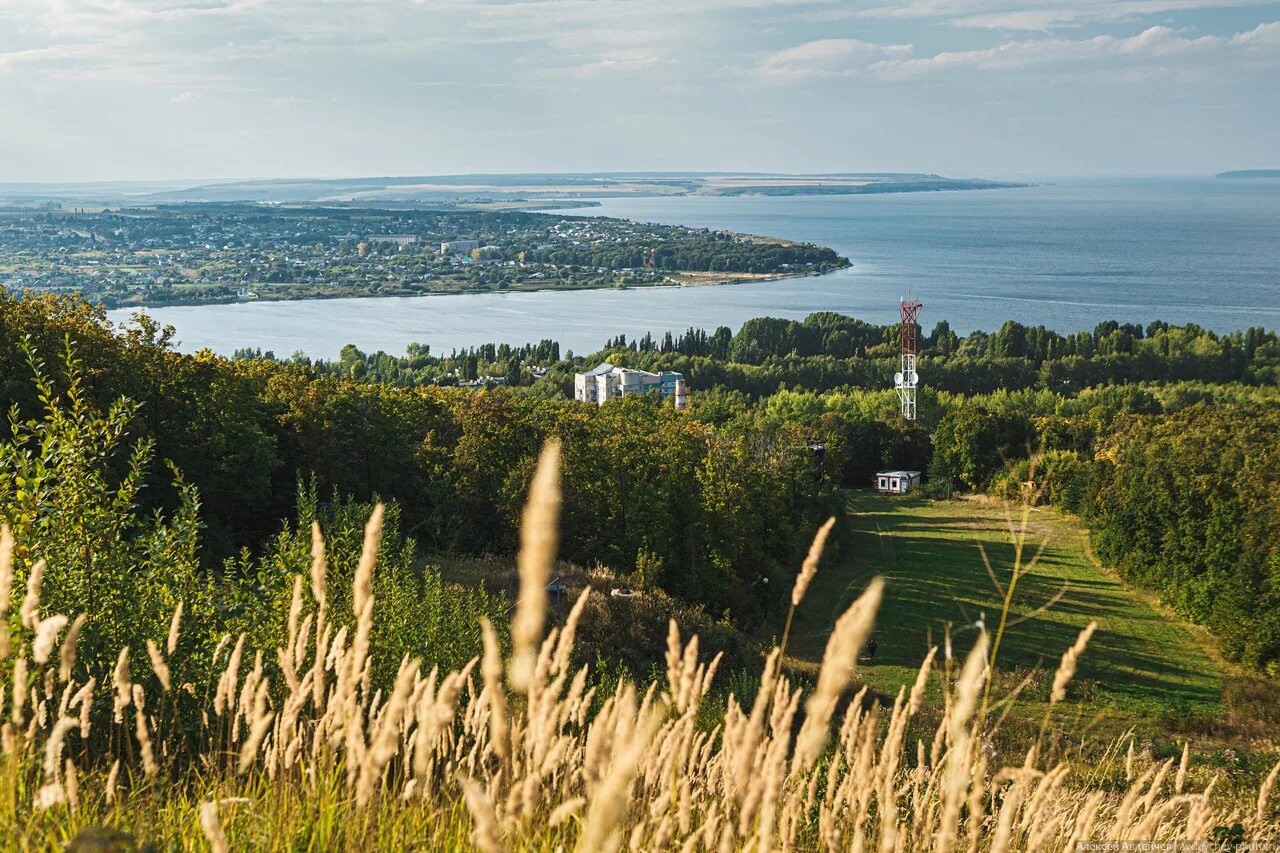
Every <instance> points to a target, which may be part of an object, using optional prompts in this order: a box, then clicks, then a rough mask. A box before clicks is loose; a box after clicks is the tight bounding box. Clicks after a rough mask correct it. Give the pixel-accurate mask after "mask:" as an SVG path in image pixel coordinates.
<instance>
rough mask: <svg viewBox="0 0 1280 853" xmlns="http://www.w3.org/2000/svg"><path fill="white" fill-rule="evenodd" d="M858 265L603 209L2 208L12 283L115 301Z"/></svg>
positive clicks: (798, 247)
mask: <svg viewBox="0 0 1280 853" xmlns="http://www.w3.org/2000/svg"><path fill="white" fill-rule="evenodd" d="M848 265H849V261H848V260H847V259H846V258H843V257H841V256H840V255H838V254H837V253H836V252H835V251H834V250H832V249H829V248H824V247H821V246H815V245H813V244H809V243H794V242H790V241H787V240H781V239H778V238H774V237H757V236H754V235H747V234H738V233H734V232H729V231H715V230H710V229H705V228H687V227H683V226H673V225H655V224H641V223H637V222H630V221H627V220H622V219H611V218H604V217H585V216H570V215H561V214H548V213H531V212H521V211H492V210H464V209H456V208H453V209H444V210H441V209H422V208H408V207H402V208H371V207H362V206H354V205H350V204H348V205H337V204H335V205H327V206H321V205H279V204H245V203H231V204H219V203H193V204H163V205H150V206H146V207H141V206H138V207H123V208H118V209H96V210H95V209H91V208H90V209H86V208H72V209H65V208H63V207H61V206H58V205H57V204H43V205H39V206H36V207H15V208H10V209H8V210H7V211H5V210H0V284H3V285H4V287H5V288H6V289H8V290H9V291H11V292H23V291H34V292H43V293H79V294H82V295H84V296H85V297H86V298H88V299H90V300H92V301H95V302H98V303H100V304H102V305H103V306H105V307H107V308H126V307H130V306H161V305H198V304H212V303H222V302H236V301H248V300H255V299H276V300H281V299H285V300H287V299H322V298H335V297H354V296H413V295H422V294H432V293H463V292H483V291H514V290H548V289H564V290H569V289H586V288H607V287H644V286H654V285H683V284H728V283H736V282H742V281H760V280H764V279H773V278H783V277H790V276H797V275H814V274H819V273H823V272H827V271H830V270H833V269H839V268H841V267H846V266H848Z"/></svg>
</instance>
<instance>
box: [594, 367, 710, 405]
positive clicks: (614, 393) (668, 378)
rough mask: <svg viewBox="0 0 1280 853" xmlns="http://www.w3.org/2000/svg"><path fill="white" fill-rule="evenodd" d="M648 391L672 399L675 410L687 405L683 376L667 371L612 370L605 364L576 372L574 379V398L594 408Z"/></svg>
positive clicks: (621, 368)
mask: <svg viewBox="0 0 1280 853" xmlns="http://www.w3.org/2000/svg"><path fill="white" fill-rule="evenodd" d="M651 388H656V389H658V391H659V392H660V393H661V394H662V396H663V397H671V398H673V399H674V401H675V405H676V408H677V409H684V408H687V407H688V405H689V393H688V391H687V390H686V388H685V383H684V376H683V375H681V374H679V373H676V372H674V371H670V370H664V371H663V372H661V373H650V372H649V371H647V370H632V369H631V368H628V367H615V366H614V365H612V364H610V363H609V362H607V361H606V362H604V363H602V364H601V365H600V366H599V367H597V368H596V369H594V370H589V371H587V372H586V373H578V374H575V375H574V377H573V398H574V399H575V400H578V401H580V402H583V403H595V404H596V405H597V406H603V405H604V404H605V403H607V402H609V401H610V400H616V399H618V398H620V397H630V396H633V395H635V394H643V393H645V392H646V391H648V390H649V389H651Z"/></svg>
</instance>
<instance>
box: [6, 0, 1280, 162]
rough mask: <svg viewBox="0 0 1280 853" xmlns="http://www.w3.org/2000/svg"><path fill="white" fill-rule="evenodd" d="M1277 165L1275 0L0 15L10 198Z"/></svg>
mask: <svg viewBox="0 0 1280 853" xmlns="http://www.w3.org/2000/svg"><path fill="white" fill-rule="evenodd" d="M1246 167H1275V168H1280V4H1277V3H1258V4H1250V3H1241V2H1231V3H1223V2H1216V0H903V2H891V0H423V2H412V0H0V181H25V180H30V181H64V180H65V181H69V180H113V179H121V180H124V179H128V180H140V179H160V180H170V179H176V180H186V179H206V178H248V177H281V176H342V175H399V174H442V173H458V172H473V171H474V172H510V171H597V170H636V169H652V170H668V169H687V170H700V169H701V170H712V169H735V170H736V169H742V170H762V171H769V170H778V171H834V170H842V171H861V170H897V171H935V172H940V173H943V174H948V175H953V176H983V177H997V178H998V177H1020V176H1050V175H1101V174H1194V173H1211V172H1215V171H1219V170H1222V169H1229V168H1246Z"/></svg>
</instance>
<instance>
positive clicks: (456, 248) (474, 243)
mask: <svg viewBox="0 0 1280 853" xmlns="http://www.w3.org/2000/svg"><path fill="white" fill-rule="evenodd" d="M479 248H480V241H479V240H450V241H449V242H447V243H441V244H440V254H442V255H456V254H466V253H467V252H470V251H471V250H472V249H479Z"/></svg>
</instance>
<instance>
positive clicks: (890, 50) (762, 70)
mask: <svg viewBox="0 0 1280 853" xmlns="http://www.w3.org/2000/svg"><path fill="white" fill-rule="evenodd" d="M910 54H911V45H909V44H875V43H873V42H867V41H861V40H859V39H819V40H817V41H811V42H806V43H804V44H799V45H796V46H795V47H789V48H787V49H785V50H780V51H777V52H775V53H772V54H770V55H768V56H766V57H765V58H764V59H762V60H761V61H760V62H759V63H758V64H757V66H756V68H755V75H756V76H757V77H759V78H761V79H765V80H773V81H778V82H790V81H798V80H807V79H811V78H814V77H842V76H848V75H850V74H856V73H859V72H861V71H863V70H865V69H866V68H867V67H868V66H870V65H872V64H874V63H876V62H880V61H883V60H886V59H892V58H896V57H906V56H909V55H910Z"/></svg>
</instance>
